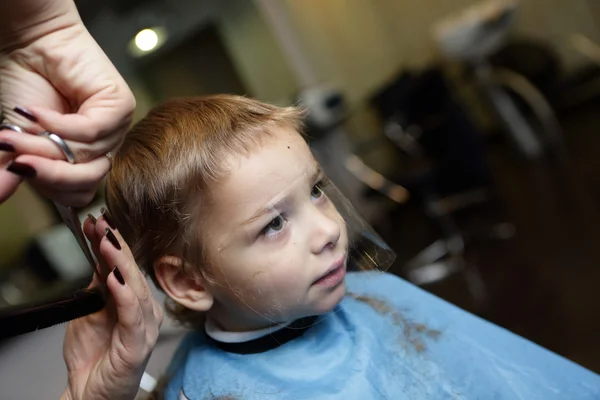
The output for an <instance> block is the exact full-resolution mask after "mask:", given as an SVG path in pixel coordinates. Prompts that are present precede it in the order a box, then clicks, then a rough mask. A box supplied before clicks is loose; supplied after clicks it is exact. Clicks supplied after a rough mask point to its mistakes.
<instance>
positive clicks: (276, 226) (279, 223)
mask: <svg viewBox="0 0 600 400" xmlns="http://www.w3.org/2000/svg"><path fill="white" fill-rule="evenodd" d="M284 227H285V219H283V217H282V216H281V215H278V216H276V217H275V218H273V220H271V222H269V224H268V225H267V226H265V227H264V228H263V230H262V231H260V233H261V235H264V236H273V235H276V234H277V233H279V232H281V230H282V229H283V228H284Z"/></svg>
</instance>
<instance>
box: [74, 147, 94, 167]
mask: <svg viewBox="0 0 600 400" xmlns="http://www.w3.org/2000/svg"><path fill="white" fill-rule="evenodd" d="M94 157H96V154H95V153H94V152H93V151H92V150H90V149H89V148H88V147H87V146H84V147H81V148H79V149H77V150H76V151H75V160H76V161H77V162H78V163H85V162H88V161H90V160H92V159H93V158H94Z"/></svg>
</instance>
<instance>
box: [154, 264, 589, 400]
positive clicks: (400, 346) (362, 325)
mask: <svg viewBox="0 0 600 400" xmlns="http://www.w3.org/2000/svg"><path fill="white" fill-rule="evenodd" d="M346 281H347V287H348V292H349V293H352V294H350V295H348V296H346V297H345V298H344V300H343V301H342V302H341V303H340V304H339V305H338V306H337V307H336V308H335V309H334V310H333V311H332V312H330V313H328V314H326V315H324V316H321V317H320V319H319V321H318V323H317V324H315V325H314V326H312V327H310V328H308V329H307V330H306V331H305V332H304V334H303V335H302V336H299V337H297V338H295V339H293V340H291V341H289V342H287V343H285V344H283V345H281V346H279V347H276V348H273V349H270V350H267V351H265V352H262V353H257V354H236V353H231V352H227V351H224V350H221V349H219V348H218V347H216V346H213V345H211V344H210V342H209V341H208V340H207V338H206V336H205V334H204V333H203V332H194V333H192V334H190V335H188V336H187V337H186V338H185V339H184V341H183V342H182V344H181V346H180V348H179V350H178V351H177V353H176V355H175V358H174V359H173V362H172V364H171V368H170V374H171V377H172V379H171V381H170V383H169V385H168V387H167V390H166V398H167V399H169V400H175V399H185V398H187V399H190V400H204V399H218V398H223V399H225V398H226V399H236V400H237V399H239V400H250V399H290V400H298V399H361V400H362V399H486V400H487V399H490V400H491V399H524V400H534V399H540V400H552V399H565V400H574V399H582V400H583V399H600V376H599V375H597V374H595V373H593V372H591V371H589V370H587V369H585V368H583V367H581V366H579V365H577V364H575V363H573V362H571V361H569V360H567V359H565V358H563V357H560V356H558V355H556V354H554V353H552V352H550V351H548V350H546V349H544V348H542V347H540V346H538V345H536V344H534V343H532V342H530V341H528V340H526V339H524V338H521V337H519V336H517V335H514V334H513V333H511V332H509V331H507V330H505V329H502V328H500V327H498V326H496V325H493V324H491V323H489V322H486V321H484V320H482V319H480V318H478V317H476V316H474V315H472V314H469V313H467V312H465V311H463V310H461V309H459V308H457V307H455V306H453V305H451V304H449V303H447V302H446V301H444V300H441V299H440V298H437V297H435V296H433V295H431V294H429V293H427V292H425V291H424V290H422V289H419V288H418V287H415V286H414V285H412V284H410V283H408V282H406V281H403V280H401V279H399V278H397V277H395V276H393V275H389V274H382V273H378V272H357V273H349V274H348V275H347V278H346ZM184 396H185V397H184Z"/></svg>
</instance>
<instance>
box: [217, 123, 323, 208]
mask: <svg viewBox="0 0 600 400" xmlns="http://www.w3.org/2000/svg"><path fill="white" fill-rule="evenodd" d="M228 164H229V165H230V168H228V171H229V172H228V174H227V175H228V176H227V178H226V179H224V180H223V181H222V182H221V184H219V185H218V186H219V188H218V189H217V190H216V192H215V193H214V194H215V195H216V197H217V199H216V200H217V201H218V202H219V203H224V204H229V206H230V207H235V209H239V208H240V207H242V208H243V209H245V208H256V207H260V206H264V205H265V204H268V203H270V202H275V201H277V199H278V198H280V197H284V196H286V195H287V194H288V193H290V192H291V191H293V190H295V189H296V188H297V187H298V186H300V185H301V186H304V183H305V182H306V181H307V180H309V179H310V178H311V177H312V176H314V175H315V174H316V173H317V172H318V164H317V162H316V161H315V159H314V157H313V155H312V153H311V151H310V149H309V147H308V145H307V144H306V142H305V141H304V139H303V138H302V137H301V136H300V135H299V134H298V133H297V132H293V131H292V132H289V131H288V132H285V131H283V132H277V134H275V135H272V136H270V137H269V138H268V139H267V140H265V141H264V142H263V143H262V144H261V145H260V146H257V147H256V149H253V150H252V151H250V152H249V153H248V154H247V155H241V156H239V155H238V156H237V157H232V158H230V159H229V160H228ZM235 209H233V208H232V209H230V212H234V211H235ZM243 209H241V210H240V211H244V210H243Z"/></svg>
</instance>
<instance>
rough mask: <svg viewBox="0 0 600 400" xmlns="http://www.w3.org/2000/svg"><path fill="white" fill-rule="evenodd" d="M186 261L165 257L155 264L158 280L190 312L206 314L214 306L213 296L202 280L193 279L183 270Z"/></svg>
mask: <svg viewBox="0 0 600 400" xmlns="http://www.w3.org/2000/svg"><path fill="white" fill-rule="evenodd" d="M183 263H184V261H183V260H182V259H181V258H179V257H175V256H163V257H161V258H160V259H158V260H156V261H155V262H154V273H155V274H156V280H157V281H158V283H160V286H161V287H162V289H163V290H164V292H165V293H166V294H167V295H168V296H169V297H170V298H171V299H173V300H174V301H176V302H177V303H179V304H181V305H182V306H184V307H186V308H189V309H190V310H195V311H202V312H206V311H208V310H210V308H211V307H212V305H213V302H214V299H213V295H212V294H211V293H210V291H209V290H208V287H207V286H206V285H205V284H204V280H203V279H201V278H199V277H198V278H196V277H191V276H189V275H187V274H186V273H185V272H184V270H183Z"/></svg>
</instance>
